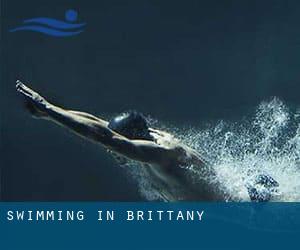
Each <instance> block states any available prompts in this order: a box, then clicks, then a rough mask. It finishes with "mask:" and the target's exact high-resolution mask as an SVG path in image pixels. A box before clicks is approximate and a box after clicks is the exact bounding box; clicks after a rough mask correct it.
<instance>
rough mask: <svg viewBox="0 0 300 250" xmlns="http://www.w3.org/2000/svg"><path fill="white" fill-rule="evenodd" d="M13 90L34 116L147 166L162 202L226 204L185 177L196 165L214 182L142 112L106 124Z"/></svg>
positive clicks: (201, 164)
mask: <svg viewBox="0 0 300 250" xmlns="http://www.w3.org/2000/svg"><path fill="white" fill-rule="evenodd" d="M16 89H17V91H18V92H19V93H20V94H21V95H22V96H24V98H25V100H26V105H27V108H28V110H29V111H30V112H31V113H32V115H33V116H34V117H36V118H40V119H47V120H50V121H53V122H55V123H58V124H60V125H62V126H64V127H67V128H68V129H70V130H71V131H73V132H75V133H76V134H78V135H80V136H82V137H84V138H86V139H89V140H91V141H94V142H96V143H100V144H102V145H103V146H104V147H105V148H107V149H108V150H109V151H111V152H113V153H115V154H117V155H120V156H122V157H124V158H127V159H130V160H135V161H138V162H141V163H143V164H141V165H144V166H141V167H145V168H147V171H148V172H149V173H150V174H151V176H153V182H155V184H154V185H156V186H159V189H160V191H161V198H162V199H163V200H166V201H174V200H206V201H217V200H230V197H226V195H225V194H224V192H221V191H220V189H218V187H217V186H218V183H217V182H216V181H207V179H206V178H203V180H202V179H201V180H198V181H197V182H196V183H195V181H191V178H190V176H189V174H188V173H187V172H189V171H188V167H189V166H196V167H197V168H198V169H199V170H200V171H201V173H202V174H205V176H209V177H213V179H214V180H216V179H217V178H214V177H215V175H216V174H215V171H214V170H213V168H212V167H211V166H210V165H209V164H207V163H206V162H205V161H204V160H203V158H202V157H201V155H200V154H199V153H198V152H196V151H195V150H194V149H192V148H190V147H188V146H187V145H184V144H183V143H181V142H180V141H179V140H178V139H176V138H174V137H173V136H172V135H171V134H169V133H167V132H165V131H161V130H158V129H154V128H151V127H149V124H148V122H147V119H146V118H145V117H144V116H143V115H142V114H140V113H137V112H126V113H122V114H120V115H119V116H117V117H115V118H113V119H112V120H111V121H105V120H103V119H101V118H99V117H96V116H94V115H91V114H88V113H84V112H79V111H73V110H68V109H64V108H61V107H58V106H55V105H53V104H51V103H49V102H48V101H47V100H46V99H45V98H43V97H42V96H41V95H39V94H38V93H37V92H35V91H33V90H32V89H30V88H29V87H27V86H26V85H25V84H23V83H22V82H21V81H19V80H18V81H17V84H16ZM175 190H176V191H175ZM250 197H251V195H250ZM251 199H252V198H251Z"/></svg>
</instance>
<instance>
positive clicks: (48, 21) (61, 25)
mask: <svg viewBox="0 0 300 250" xmlns="http://www.w3.org/2000/svg"><path fill="white" fill-rule="evenodd" d="M77 16H78V14H77V12H76V11H75V10H67V11H66V13H65V19H66V21H67V22H65V21H61V20H56V19H53V18H47V17H38V18H32V19H27V20H24V21H23V24H24V25H23V26H19V27H16V28H14V29H11V30H10V32H16V31H23V30H25V31H26V30H27V31H35V32H40V33H43V34H46V35H49V36H56V37H66V36H74V35H77V34H79V33H81V32H83V27H84V26H85V23H74V22H75V21H76V20H77Z"/></svg>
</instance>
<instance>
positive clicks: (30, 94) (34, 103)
mask: <svg viewBox="0 0 300 250" xmlns="http://www.w3.org/2000/svg"><path fill="white" fill-rule="evenodd" d="M16 90H17V91H18V92H19V93H20V94H21V95H22V96H24V97H25V99H26V101H27V102H29V103H31V104H30V106H31V109H32V110H33V109H35V110H36V111H40V112H41V111H42V110H44V108H45V107H46V105H47V101H46V100H45V99H44V98H43V97H42V96H40V95H39V94H38V93H36V92H35V91H33V90H32V89H30V88H29V87H27V86H26V85H25V84H23V83H22V82H21V81H19V80H17V82H16ZM27 104H28V103H27ZM27 104H26V106H28V105H27Z"/></svg>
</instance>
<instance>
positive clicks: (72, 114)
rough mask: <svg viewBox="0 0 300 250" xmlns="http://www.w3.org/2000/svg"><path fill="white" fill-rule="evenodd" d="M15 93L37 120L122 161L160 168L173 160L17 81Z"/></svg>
mask: <svg viewBox="0 0 300 250" xmlns="http://www.w3.org/2000/svg"><path fill="white" fill-rule="evenodd" d="M16 89H17V91H18V92H19V93H20V94H22V95H23V96H24V97H25V99H26V101H27V102H28V103H29V104H30V105H31V108H32V109H34V111H35V113H37V117H39V118H43V119H47V120H51V121H54V122H56V123H58V124H60V125H63V126H65V127H67V128H69V129H71V130H72V131H74V132H75V133H77V134H79V135H80V136H83V137H84V138H87V139H90V140H92V141H95V142H98V143H101V144H102V145H104V146H105V147H107V148H109V149H110V150H112V151H115V152H117V153H120V154H122V155H124V156H125V157H128V158H130V159H133V160H138V161H142V162H147V163H157V164H162V163H163V162H164V161H166V160H167V161H168V160H169V159H168V158H170V156H172V155H173V154H172V149H168V148H164V147H161V146H159V145H157V144H156V143H154V142H151V141H144V140H129V139H127V138H126V137H124V136H122V135H119V134H117V133H115V132H114V131H112V130H111V129H109V128H108V122H107V121H105V120H102V119H100V118H98V117H95V116H93V115H91V114H88V113H84V112H79V111H72V110H66V109H63V108H60V107H58V106H55V105H53V104H51V103H49V102H48V101H47V100H46V99H45V98H43V97H42V96H40V95H39V94H38V93H36V92H34V91H33V90H31V89H30V88H28V87H27V86H26V85H25V84H23V83H22V82H20V81H17V85H16Z"/></svg>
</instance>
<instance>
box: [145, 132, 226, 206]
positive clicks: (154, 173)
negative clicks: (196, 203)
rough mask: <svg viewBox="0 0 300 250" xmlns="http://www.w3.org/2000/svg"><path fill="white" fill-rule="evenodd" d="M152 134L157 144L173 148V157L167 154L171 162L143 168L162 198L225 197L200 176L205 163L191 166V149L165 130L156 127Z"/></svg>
mask: <svg viewBox="0 0 300 250" xmlns="http://www.w3.org/2000/svg"><path fill="white" fill-rule="evenodd" d="M153 131H154V130H153ZM151 135H152V136H153V138H154V140H155V142H156V143H157V144H159V145H161V146H164V147H168V148H174V150H172V152H173V153H174V156H171V157H170V158H171V159H172V158H173V159H174V161H169V162H166V163H165V164H164V165H149V166H147V167H146V168H147V171H148V173H149V175H150V178H151V181H152V182H153V183H154V185H156V186H157V188H158V189H159V191H160V192H161V193H162V195H163V196H164V197H166V196H167V197H168V198H169V200H224V197H223V196H222V197H221V195H220V194H218V193H217V192H215V191H213V190H216V187H212V186H211V185H210V184H209V180H208V179H206V177H207V176H201V170H202V169H203V168H204V166H194V165H193V166H191V163H190V162H191V158H192V155H191V154H192V153H193V150H192V149H189V148H188V147H186V146H184V145H181V144H180V141H179V140H177V139H176V138H174V137H173V136H172V135H170V134H168V133H166V132H162V131H158V130H155V132H152V133H151ZM198 170H199V171H198ZM197 171H198V172H197ZM203 177H204V178H203Z"/></svg>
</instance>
